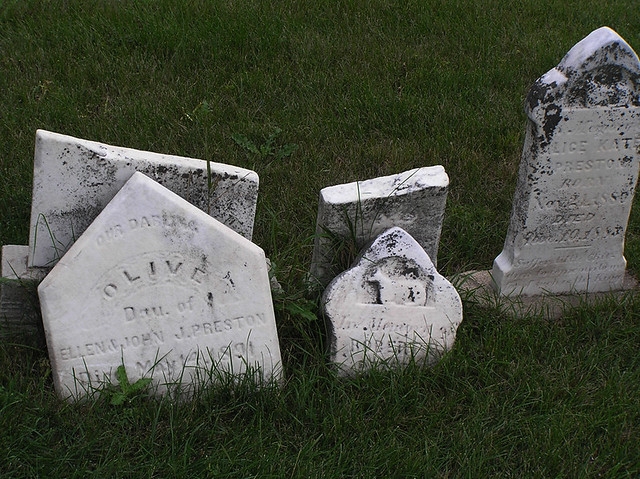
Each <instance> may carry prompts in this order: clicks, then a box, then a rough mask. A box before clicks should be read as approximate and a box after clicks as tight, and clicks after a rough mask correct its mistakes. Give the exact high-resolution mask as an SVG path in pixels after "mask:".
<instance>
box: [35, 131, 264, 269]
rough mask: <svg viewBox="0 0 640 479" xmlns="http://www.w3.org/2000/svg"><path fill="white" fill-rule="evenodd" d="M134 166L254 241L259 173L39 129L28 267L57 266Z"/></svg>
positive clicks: (107, 234) (113, 233)
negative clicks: (56, 263) (57, 262)
mask: <svg viewBox="0 0 640 479" xmlns="http://www.w3.org/2000/svg"><path fill="white" fill-rule="evenodd" d="M135 171H140V172H142V173H144V174H145V175H147V176H149V177H151V178H152V179H154V180H156V181H157V182H159V183H160V184H162V185H163V186H165V187H166V188H168V189H170V190H171V191H173V192H174V193H176V194H178V195H180V196H181V197H182V198H184V199H186V200H187V201H189V202H190V203H191V204H193V205H195V206H197V207H198V208H200V209H201V210H203V211H205V212H206V213H209V214H210V215H211V216H213V217H214V218H216V219H217V220H219V221H221V222H222V223H224V224H225V225H227V226H228V227H230V228H231V229H233V230H235V231H236V232H238V233H240V234H241V235H243V236H244V237H245V238H247V239H249V240H250V239H251V237H252V234H253V222H254V217H255V210H256V201H257V196H258V175H257V174H256V173H255V172H253V171H251V170H245V169H243V168H238V167H235V166H230V165H223V164H220V163H212V162H206V161H203V160H197V159H193V158H184V157H180V156H172V155H162V154H158V153H151V152H148V151H139V150H134V149H131V148H121V147H116V146H110V145H105V144H102V143H97V142H94V141H87V140H81V139H78V138H73V137H70V136H66V135H60V134H57V133H52V132H49V131H44V130H38V132H37V133H36V146H35V158H34V172H33V198H32V204H31V225H30V233H29V247H30V252H29V266H42V267H52V266H53V265H54V264H55V262H56V261H58V260H59V259H60V258H61V257H62V255H63V254H64V253H65V251H67V249H68V248H69V247H70V246H71V245H72V244H73V242H74V240H75V239H76V238H78V237H79V236H80V235H81V234H82V232H83V231H84V230H85V229H86V228H87V227H88V226H89V225H90V224H91V222H92V221H93V220H94V219H95V217H96V216H98V213H100V211H102V209H103V208H104V207H105V206H106V204H107V203H108V202H109V201H110V200H111V198H113V197H114V195H115V194H116V193H117V192H118V190H119V189H120V188H121V187H122V185H124V183H125V182H126V181H127V180H128V179H129V178H130V177H131V175H132V174H133V173H134V172H135ZM147 220H148V221H149V222H159V221H164V219H163V218H155V217H154V218H147ZM131 221H132V222H135V221H137V220H136V219H135V218H132V219H131ZM127 226H128V225H127ZM131 226H133V227H136V225H131ZM137 226H138V227H141V228H143V227H145V226H147V225H143V224H138V225H137ZM121 234H122V231H120V230H118V229H115V230H112V231H105V232H103V236H104V237H105V238H117V237H118V236H119V235H121Z"/></svg>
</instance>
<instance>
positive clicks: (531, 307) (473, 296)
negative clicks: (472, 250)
mask: <svg viewBox="0 0 640 479" xmlns="http://www.w3.org/2000/svg"><path fill="white" fill-rule="evenodd" d="M451 281H452V282H453V284H454V285H455V286H456V289H457V290H458V292H459V293H460V296H461V297H462V299H463V300H464V301H469V302H473V303H476V304H478V305H480V306H482V307H485V308H495V309H498V310H500V311H502V312H503V313H505V314H507V315H509V316H512V317H516V318H523V317H527V316H532V317H540V318H542V319H548V320H551V319H560V318H561V317H562V316H563V315H564V314H565V313H567V312H568V311H570V309H571V308H575V307H579V306H584V305H595V304H598V303H600V302H602V301H607V300H609V299H611V298H615V299H617V300H622V299H623V298H624V297H625V296H626V295H628V294H632V292H633V291H635V292H636V293H637V291H638V281H637V279H636V278H635V277H634V276H633V275H632V274H631V273H630V272H628V271H627V272H626V273H625V276H624V282H623V285H622V288H621V289H620V290H619V291H607V292H600V293H587V294H585V293H573V294H544V295H535V296H513V297H509V296H502V295H500V294H498V292H497V291H496V286H495V282H494V280H493V277H492V276H491V271H468V272H466V273H463V274H461V275H458V276H457V277H455V278H451Z"/></svg>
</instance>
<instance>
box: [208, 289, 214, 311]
mask: <svg viewBox="0 0 640 479" xmlns="http://www.w3.org/2000/svg"><path fill="white" fill-rule="evenodd" d="M207 305H208V306H209V307H210V308H213V293H212V292H211V291H209V292H208V293H207Z"/></svg>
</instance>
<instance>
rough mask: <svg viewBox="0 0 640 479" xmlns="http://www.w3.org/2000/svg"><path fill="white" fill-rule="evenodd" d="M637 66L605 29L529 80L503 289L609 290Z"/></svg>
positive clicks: (638, 142)
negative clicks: (535, 78) (555, 64)
mask: <svg viewBox="0 0 640 479" xmlns="http://www.w3.org/2000/svg"><path fill="white" fill-rule="evenodd" d="M639 84H640V63H639V62H638V57H637V56H636V54H635V53H634V51H633V50H632V49H631V47H629V45H627V43H625V41H624V40H623V39H622V38H620V36H618V34H617V33H615V32H614V31H613V30H611V29H609V28H606V27H604V28H600V29H598V30H596V31H594V32H593V33H591V34H590V35H589V36H587V37H586V38H585V39H583V40H582V41H581V42H579V43H578V44H576V45H575V46H574V47H573V48H572V49H571V50H570V51H569V52H568V53H567V55H566V56H565V57H564V58H563V59H562V61H561V62H560V63H559V64H558V66H557V67H556V68H553V69H552V70H550V71H549V72H547V73H546V74H544V75H543V76H542V77H540V78H539V79H538V80H537V81H536V83H535V84H534V85H533V87H532V88H531V90H530V91H529V94H528V96H527V101H526V105H525V111H526V113H527V116H528V125H527V133H526V139H525V144H524V151H523V154H522V162H521V164H520V172H519V177H518V184H517V187H516V192H515V197H514V200H513V211H512V213H511V224H510V225H509V230H508V232H507V236H506V240H505V244H504V249H503V250H502V253H501V254H500V255H499V256H498V257H497V258H496V259H495V261H494V266H493V271H492V275H493V279H494V281H495V284H496V286H497V288H498V290H499V292H500V294H502V295H511V294H522V295H540V294H545V293H576V292H577V293H579V292H598V291H610V290H617V289H621V288H622V287H623V280H624V275H625V267H626V260H625V258H624V256H623V252H624V237H625V232H626V229H627V222H628V219H629V213H630V210H631V204H632V200H633V196H634V191H635V187H636V182H637V179H638V151H639V148H640V111H639V110H638V106H639V105H640V98H639V90H638V85H639Z"/></svg>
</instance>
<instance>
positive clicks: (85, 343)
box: [38, 172, 281, 397]
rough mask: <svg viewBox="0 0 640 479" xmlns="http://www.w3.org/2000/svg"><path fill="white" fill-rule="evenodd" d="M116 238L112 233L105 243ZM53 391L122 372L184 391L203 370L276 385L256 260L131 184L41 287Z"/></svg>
mask: <svg viewBox="0 0 640 479" xmlns="http://www.w3.org/2000/svg"><path fill="white" fill-rule="evenodd" d="M113 231H118V234H117V235H113V234H112V232H113ZM38 293H39V296H40V303H41V308H42V316H43V323H44V328H45V334H46V339H47V347H48V349H49V357H50V359H51V363H52V371H53V379H54V384H55V387H56V390H57V391H58V393H59V394H60V395H61V396H63V397H67V396H72V397H78V396H81V395H83V393H84V391H85V389H86V388H88V387H90V386H89V383H91V387H95V386H96V385H99V384H100V383H101V382H102V381H103V380H104V379H105V378H108V379H110V380H111V381H113V382H114V383H115V377H114V374H115V371H116V368H117V367H118V366H119V365H121V364H124V366H125V368H126V370H127V373H128V375H129V378H130V380H131V381H132V382H133V381H135V380H137V379H139V378H142V377H153V381H154V385H155V386H157V387H158V388H159V389H158V391H159V392H164V390H166V386H163V384H164V383H169V384H171V383H175V382H180V381H182V384H183V385H184V384H185V383H186V384H188V383H189V382H190V381H192V380H194V378H195V377H196V376H197V375H198V374H200V375H201V377H202V374H203V373H205V374H206V371H207V370H211V368H212V364H213V363H215V364H214V365H215V367H216V368H217V370H218V371H225V372H231V373H234V374H235V373H243V372H245V371H247V370H248V369H247V368H248V367H250V368H259V369H260V371H261V373H262V375H263V377H265V378H271V377H274V376H277V375H279V374H280V363H281V359H280V349H279V344H278V336H277V332H276V324H275V317H274V313H273V304H272V300H271V292H270V287H269V276H268V272H267V266H266V262H265V256H264V252H263V251H262V249H261V248H259V247H258V246H256V245H255V244H253V243H251V242H250V241H249V240H247V239H246V238H244V237H243V236H241V235H239V234H238V233H236V232H234V231H233V230H231V229H230V228H228V227H227V226H225V225H223V224H222V223H220V222H219V221H217V220H215V219H213V218H212V217H211V216H209V215H207V214H206V213H204V212H203V211H201V210H200V209H198V208H196V207H195V206H193V205H191V204H190V203H188V202H187V201H186V200H184V199H182V198H180V197H179V196H177V195H176V194H174V193H172V192H171V191H169V190H168V189H166V188H164V187H163V186H161V185H160V184H158V183H156V182H155V181H153V180H151V179H150V178H148V177H146V176H145V175H143V174H142V173H139V172H137V173H135V174H134V175H133V176H132V177H131V179H130V180H129V181H128V182H127V183H126V184H125V186H124V187H123V188H122V189H121V190H120V192H118V194H117V195H116V196H115V197H114V198H113V199H112V201H111V202H110V203H109V204H108V205H107V206H106V207H105V209H104V210H103V211H102V213H100V215H99V216H98V217H97V218H96V220H95V221H94V222H93V223H92V224H91V225H90V226H89V228H87V230H86V231H85V232H84V233H83V235H82V236H81V237H80V238H79V239H78V240H77V241H76V242H75V243H74V245H73V246H72V247H71V248H70V249H69V251H68V252H67V254H66V255H65V256H64V257H63V258H62V259H61V260H60V261H59V262H58V263H57V264H56V266H55V267H54V268H53V270H52V271H51V273H49V275H48V276H47V277H46V278H45V279H44V281H43V282H42V283H41V284H40V286H39V288H38Z"/></svg>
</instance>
